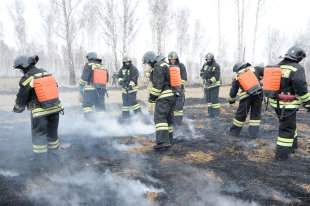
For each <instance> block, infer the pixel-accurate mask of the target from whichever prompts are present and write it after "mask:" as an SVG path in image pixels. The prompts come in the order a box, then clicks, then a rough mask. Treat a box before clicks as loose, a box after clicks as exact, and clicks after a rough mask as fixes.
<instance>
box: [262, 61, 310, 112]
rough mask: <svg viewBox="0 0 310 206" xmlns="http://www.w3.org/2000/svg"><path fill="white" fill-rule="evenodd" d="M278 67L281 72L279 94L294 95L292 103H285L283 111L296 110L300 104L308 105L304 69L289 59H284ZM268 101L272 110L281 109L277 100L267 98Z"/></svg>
mask: <svg viewBox="0 0 310 206" xmlns="http://www.w3.org/2000/svg"><path fill="white" fill-rule="evenodd" d="M278 65H280V68H281V71H282V77H281V85H280V91H279V93H282V92H283V93H284V94H291V95H296V98H295V100H294V101H293V102H286V105H285V109H286V110H294V109H297V108H299V106H300V104H301V103H303V104H307V105H309V103H310V93H309V92H308V89H307V82H306V75H305V69H304V68H303V67H302V66H301V65H300V64H298V63H296V62H295V61H293V60H290V59H284V60H283V61H281V62H280V63H279V64H278ZM268 101H269V103H270V105H271V106H272V107H273V108H282V107H283V101H279V103H278V102H277V99H273V98H269V100H268Z"/></svg>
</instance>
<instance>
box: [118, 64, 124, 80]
mask: <svg viewBox="0 0 310 206" xmlns="http://www.w3.org/2000/svg"><path fill="white" fill-rule="evenodd" d="M122 70H123V67H122V68H121V69H120V70H119V71H118V74H117V78H118V82H120V81H123V71H122Z"/></svg>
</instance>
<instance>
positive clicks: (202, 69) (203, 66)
mask: <svg viewBox="0 0 310 206" xmlns="http://www.w3.org/2000/svg"><path fill="white" fill-rule="evenodd" d="M204 68H205V64H204V65H202V68H201V70H200V76H201V77H202V78H205V70H204Z"/></svg>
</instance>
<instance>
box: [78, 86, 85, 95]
mask: <svg viewBox="0 0 310 206" xmlns="http://www.w3.org/2000/svg"><path fill="white" fill-rule="evenodd" d="M83 90H84V86H83V85H79V93H80V94H82V93H83Z"/></svg>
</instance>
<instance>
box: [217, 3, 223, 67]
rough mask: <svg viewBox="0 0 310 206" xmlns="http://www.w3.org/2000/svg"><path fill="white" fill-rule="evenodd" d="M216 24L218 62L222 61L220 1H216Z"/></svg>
mask: <svg viewBox="0 0 310 206" xmlns="http://www.w3.org/2000/svg"><path fill="white" fill-rule="evenodd" d="M217 22H218V60H219V62H221V61H222V33H221V0H217Z"/></svg>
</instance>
